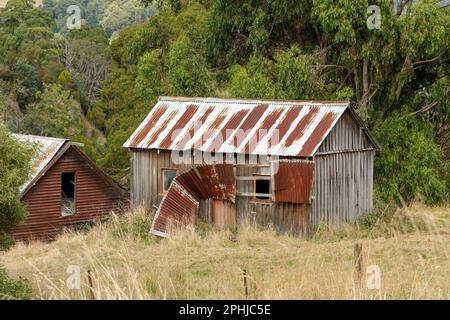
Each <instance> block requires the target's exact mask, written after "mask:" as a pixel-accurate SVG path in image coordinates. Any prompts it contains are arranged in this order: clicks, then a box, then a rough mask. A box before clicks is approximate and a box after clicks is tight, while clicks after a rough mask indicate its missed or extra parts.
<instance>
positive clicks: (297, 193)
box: [274, 160, 314, 204]
mask: <svg viewBox="0 0 450 320" xmlns="http://www.w3.org/2000/svg"><path fill="white" fill-rule="evenodd" d="M274 165H275V166H276V167H277V170H275V171H276V172H275V173H274V185H275V190H274V191H275V201H277V202H290V203H304V204H308V203H311V190H312V183H313V177H314V162H312V161H303V160H279V161H276V163H275V162H274Z"/></svg>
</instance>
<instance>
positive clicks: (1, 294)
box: [0, 268, 32, 300]
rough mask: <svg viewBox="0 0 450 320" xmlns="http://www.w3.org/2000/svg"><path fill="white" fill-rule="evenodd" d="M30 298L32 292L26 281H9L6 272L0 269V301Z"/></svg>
mask: <svg viewBox="0 0 450 320" xmlns="http://www.w3.org/2000/svg"><path fill="white" fill-rule="evenodd" d="M31 298H32V291H31V286H30V284H29V282H28V280H26V279H22V278H20V279H19V280H14V279H11V278H9V277H8V274H7V273H6V270H5V269H2V268H0V300H30V299H31Z"/></svg>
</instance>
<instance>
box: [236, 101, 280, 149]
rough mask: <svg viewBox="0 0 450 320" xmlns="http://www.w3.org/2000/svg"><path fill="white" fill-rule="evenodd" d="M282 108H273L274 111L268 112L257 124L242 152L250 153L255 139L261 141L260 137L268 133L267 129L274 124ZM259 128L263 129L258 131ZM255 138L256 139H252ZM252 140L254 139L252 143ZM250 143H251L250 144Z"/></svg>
mask: <svg viewBox="0 0 450 320" xmlns="http://www.w3.org/2000/svg"><path fill="white" fill-rule="evenodd" d="M283 111H284V110H283V109H282V108H279V109H275V110H274V111H272V112H270V113H269V114H268V115H267V117H266V118H265V119H264V121H263V122H262V124H261V125H260V126H259V128H258V130H256V132H255V133H254V134H253V135H252V136H251V137H250V139H249V141H248V142H247V144H246V145H245V147H244V153H251V152H253V151H254V150H255V148H256V145H257V141H262V139H263V138H264V137H265V136H266V135H267V134H268V132H269V130H270V129H271V128H272V127H273V126H274V125H275V123H276V120H277V119H278V118H279V117H280V115H281V114H282V113H283ZM261 130H264V131H262V132H260V131H261ZM255 139H257V141H254V140H255ZM252 141H254V142H253V143H252ZM250 144H253V145H252V146H250Z"/></svg>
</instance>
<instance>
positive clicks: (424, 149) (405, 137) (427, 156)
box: [375, 113, 450, 205]
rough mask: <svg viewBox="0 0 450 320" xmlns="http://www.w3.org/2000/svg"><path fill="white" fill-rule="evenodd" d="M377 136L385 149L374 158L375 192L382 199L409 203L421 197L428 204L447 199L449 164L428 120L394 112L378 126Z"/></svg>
mask: <svg viewBox="0 0 450 320" xmlns="http://www.w3.org/2000/svg"><path fill="white" fill-rule="evenodd" d="M375 135H376V137H377V139H378V141H379V142H380V144H381V146H382V148H383V149H382V152H380V153H379V154H378V156H377V159H376V161H375V177H376V186H375V191H376V194H377V196H378V197H380V199H382V200H384V201H387V200H388V199H399V198H400V197H401V198H403V199H405V201H406V203H410V202H412V201H413V200H415V199H417V198H421V200H423V201H424V202H425V203H426V204H428V205H432V204H439V203H443V202H445V201H448V199H449V191H448V188H447V186H446V184H447V183H448V180H449V170H450V165H449V163H448V162H447V161H445V159H444V157H443V153H442V150H441V148H440V147H439V145H437V144H436V143H435V141H434V132H433V128H432V126H431V125H430V124H429V123H426V122H424V121H422V120H420V119H418V118H416V117H414V116H410V115H408V114H406V113H395V114H392V115H391V116H390V117H388V118H387V119H386V120H385V121H384V122H383V123H382V124H381V125H380V126H379V127H377V128H376V130H375ZM399 200H400V199H399Z"/></svg>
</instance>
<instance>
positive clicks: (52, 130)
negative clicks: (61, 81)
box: [24, 84, 84, 138]
mask: <svg viewBox="0 0 450 320" xmlns="http://www.w3.org/2000/svg"><path fill="white" fill-rule="evenodd" d="M38 96H39V97H38V98H39V102H38V103H36V104H33V105H30V106H29V107H28V111H27V113H26V114H25V118H24V129H25V130H26V132H28V133H31V134H36V135H45V136H51V137H64V138H71V137H72V136H74V135H76V134H83V133H84V122H83V114H82V112H81V108H80V105H79V104H78V102H77V101H75V100H73V99H71V98H70V92H69V91H66V90H64V89H63V88H62V87H61V86H60V85H58V84H51V85H47V86H46V87H45V89H44V92H42V93H39V95H38Z"/></svg>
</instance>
